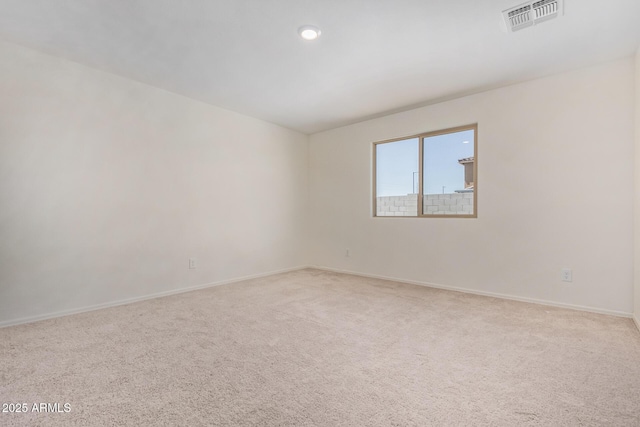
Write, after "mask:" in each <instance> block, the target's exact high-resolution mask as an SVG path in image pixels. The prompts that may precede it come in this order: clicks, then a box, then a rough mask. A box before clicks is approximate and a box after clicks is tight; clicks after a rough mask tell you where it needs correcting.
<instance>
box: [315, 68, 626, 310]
mask: <svg viewBox="0 0 640 427" xmlns="http://www.w3.org/2000/svg"><path fill="white" fill-rule="evenodd" d="M425 84H437V83H433V82H431V83H430V82H425ZM633 87H634V61H633V58H627V59H624V60H620V61H616V62H612V63H607V64H603V65H598V66H594V67H590V68H585V69H581V70H577V71H573V72H570V73H566V74H561V75H556V76H552V77H548V78H544V79H539V80H535V81H530V82H527V83H523V84H518V85H513V86H509V87H505V88H501V89H497V90H492V91H488V92H484V93H481V94H476V95H473V96H468V97H464V98H461V99H457V100H453V101H449V102H444V103H440V104H437V105H431V106H426V107H423V108H417V109H414V110H411V111H406V112H402V113H398V114H394V115H390V116H386V117H382V118H378V119H374V120H370V121H367V122H363V123H359V124H355V125H351V126H347V127H343V128H339V129H334V130H331V131H326V132H322V133H318V134H314V135H311V137H310V145H309V158H310V172H309V185H310V194H312V195H313V197H311V198H310V202H309V203H310V210H311V215H312V216H311V242H312V243H311V253H310V258H311V261H312V262H313V263H314V264H316V265H318V266H323V267H328V268H332V269H336V270H343V271H352V272H357V273H363V274H368V275H376V276H385V277H392V278H399V279H404V280H409V281H416V282H422V283H430V284H435V285H439V286H444V287H453V288H462V289H466V290H471V291H474V292H479V293H489V294H498V295H505V296H510V297H514V298H520V299H527V300H538V301H547V302H552V303H555V304H560V305H567V306H578V307H584V308H590V309H593V310H596V311H603V312H609V313H618V314H626V315H629V314H630V313H631V312H632V310H633V255H632V253H633V234H632V232H631V230H632V229H633V213H632V208H633V197H632V196H631V195H632V194H633V168H634V161H633V154H634V113H633V111H634V102H635V99H634V98H635V95H634V92H633ZM472 123H478V138H479V139H478V153H477V157H476V158H477V162H478V183H477V187H476V188H477V194H478V218H477V219H459V218H451V219H449V218H442V219H435V218H430V219H420V218H373V217H372V164H371V162H372V160H371V159H372V143H373V142H374V141H381V140H386V139H392V138H396V137H402V136H407V135H415V134H419V133H423V132H429V131H433V130H437V129H443V128H448V127H453V126H460V125H467V124H472ZM541 207H544V208H541ZM346 248H349V249H350V253H351V255H350V256H349V257H346V256H345V254H346V251H345V249H346ZM563 267H569V268H572V269H573V282H572V283H566V282H562V281H561V280H560V271H561V269H562V268H563Z"/></svg>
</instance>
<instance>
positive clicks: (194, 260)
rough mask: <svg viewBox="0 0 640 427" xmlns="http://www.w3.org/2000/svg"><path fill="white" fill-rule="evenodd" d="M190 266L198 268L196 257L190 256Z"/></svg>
mask: <svg viewBox="0 0 640 427" xmlns="http://www.w3.org/2000/svg"><path fill="white" fill-rule="evenodd" d="M189 268H190V269H192V270H193V269H194V268H196V259H195V258H189Z"/></svg>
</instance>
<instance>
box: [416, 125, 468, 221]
mask: <svg viewBox="0 0 640 427" xmlns="http://www.w3.org/2000/svg"><path fill="white" fill-rule="evenodd" d="M474 141H475V135H474V130H473V129H470V130H464V131H461V132H452V133H447V134H444V135H436V136H431V137H427V138H424V147H423V150H424V153H423V158H424V163H423V174H424V175H423V176H424V180H423V194H424V197H423V205H424V206H423V209H424V210H423V212H424V214H425V215H472V214H473V206H474V203H473V198H474V197H475V194H474V185H475V182H474V168H475V153H474V149H475V143H474Z"/></svg>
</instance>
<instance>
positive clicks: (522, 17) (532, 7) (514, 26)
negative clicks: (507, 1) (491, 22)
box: [502, 0, 564, 31]
mask: <svg viewBox="0 0 640 427" xmlns="http://www.w3.org/2000/svg"><path fill="white" fill-rule="evenodd" d="M563 1H564V0H538V1H530V2H528V3H524V4H521V5H520V6H516V7H513V8H511V9H507V10H505V11H503V12H502V16H503V17H504V21H505V23H506V24H507V28H508V29H509V30H511V31H518V30H521V29H523V28H526V27H530V26H532V25H535V24H538V23H540V22H543V21H546V20H548V19H552V18H556V17H557V16H558V15H561V14H562V9H563Z"/></svg>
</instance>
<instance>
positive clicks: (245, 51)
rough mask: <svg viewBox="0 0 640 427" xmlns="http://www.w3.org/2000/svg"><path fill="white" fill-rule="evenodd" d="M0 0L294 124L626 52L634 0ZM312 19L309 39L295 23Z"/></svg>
mask: <svg viewBox="0 0 640 427" xmlns="http://www.w3.org/2000/svg"><path fill="white" fill-rule="evenodd" d="M519 3H522V0H513V1H512V0H316V1H310V0H187V1H185V0H183V1H178V0H0V39H3V40H6V41H9V42H14V43H18V44H22V45H25V46H29V47H33V48H36V49H38V50H41V51H44V52H48V53H51V54H54V55H58V56H62V57H65V58H68V59H71V60H74V61H77V62H79V63H82V64H86V65H89V66H92V67H95V68H98V69H101V70H105V71H108V72H112V73H115V74H118V75H121V76H125V77H128V78H131V79H135V80H138V81H141V82H145V83H148V84H150V85H153V86H156V87H161V88H165V89H167V90H170V91H172V92H176V93H179V94H182V95H185V96H188V97H191V98H194V99H198V100H201V101H204V102H207V103H210V104H213V105H217V106H220V107H224V108H228V109H230V110H234V111H237V112H240V113H244V114H247V115H251V116H254V117H257V118H261V119H264V120H267V121H270V122H273V123H277V124H280V125H283V126H286V127H289V128H292V129H296V130H299V131H302V132H304V133H314V132H318V131H321V130H325V129H330V128H334V127H338V126H341V125H345V124H350V123H354V122H358V121H361V120H364V119H367V118H372V117H377V116H381V115H384V114H386V113H389V112H394V111H401V110H403V109H408V108H411V107H415V106H417V105H425V104H428V103H432V102H436V101H441V100H444V99H449V98H453V97H456V96H460V95H463V94H468V93H473V92H478V91H481V90H485V89H488V88H492V87H497V86H502V85H506V84H510V83H514V82H518V81H523V80H528V79H531V78H535V77H539V76H544V75H548V74H553V73H557V72H561V71H564V70H568V69H572V68H577V67H581V66H586V65H591V64H594V63H598V62H603V61H608V60H612V59H617V58H621V57H624V56H628V55H631V54H633V52H635V50H636V49H637V48H638V46H640V23H639V22H638V21H639V18H640V0H606V1H603V0H565V14H564V16H562V17H560V18H558V19H555V20H552V21H547V22H544V23H541V24H540V25H537V26H535V27H532V28H528V29H526V30H522V31H519V32H516V33H507V32H505V30H503V25H502V24H501V19H502V18H501V11H502V10H504V9H507V8H510V7H512V6H516V5H518V4H519ZM304 24H313V25H316V26H318V27H320V28H321V29H322V36H321V37H320V38H319V39H318V40H317V41H315V42H306V41H303V40H302V39H300V38H299V37H298V35H297V29H298V27H300V26H302V25H304Z"/></svg>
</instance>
